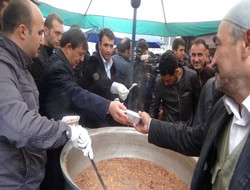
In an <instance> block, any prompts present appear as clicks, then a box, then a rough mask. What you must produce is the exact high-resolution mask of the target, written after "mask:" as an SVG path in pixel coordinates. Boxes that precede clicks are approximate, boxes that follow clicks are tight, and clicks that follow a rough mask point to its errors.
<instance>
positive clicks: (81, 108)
mask: <svg viewBox="0 0 250 190" xmlns="http://www.w3.org/2000/svg"><path fill="white" fill-rule="evenodd" d="M109 104H110V101H109V100H107V99H105V98H102V97H100V96H98V95H96V94H94V93H91V92H89V91H88V90H85V89H83V88H81V87H80V86H79V85H78V84H77V81H76V77H75V73H74V71H73V69H72V67H71V65H70V63H69V62H68V60H67V59H66V57H65V55H64V53H63V51H62V50H61V49H58V50H57V51H56V52H55V53H54V54H53V55H52V56H51V57H50V59H49V62H48V64H47V65H46V67H45V71H44V77H43V81H42V88H41V92H40V113H41V114H42V115H46V116H47V117H48V118H54V119H56V120H58V119H61V118H62V117H63V116H65V115H72V114H77V115H80V116H81V117H84V116H88V117H91V118H93V119H98V120H105V119H106V116H107V112H108V107H109Z"/></svg>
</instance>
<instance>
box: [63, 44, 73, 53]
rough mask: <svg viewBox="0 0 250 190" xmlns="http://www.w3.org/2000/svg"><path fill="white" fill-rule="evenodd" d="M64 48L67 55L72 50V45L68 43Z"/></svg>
mask: <svg viewBox="0 0 250 190" xmlns="http://www.w3.org/2000/svg"><path fill="white" fill-rule="evenodd" d="M64 48H65V50H66V53H67V54H69V53H70V52H71V50H72V45H71V44H70V43H67V44H66V46H65V47H64Z"/></svg>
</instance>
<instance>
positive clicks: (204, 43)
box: [191, 38, 209, 49]
mask: <svg viewBox="0 0 250 190" xmlns="http://www.w3.org/2000/svg"><path fill="white" fill-rule="evenodd" d="M198 44H202V45H203V46H204V47H205V48H206V49H209V46H208V45H207V43H206V41H205V40H204V39H202V38H196V39H195V40H194V41H193V42H192V43H191V47H192V46H193V45H198Z"/></svg>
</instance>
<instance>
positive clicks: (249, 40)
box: [243, 29, 250, 58]
mask: <svg viewBox="0 0 250 190" xmlns="http://www.w3.org/2000/svg"><path fill="white" fill-rule="evenodd" d="M248 56H250V29H248V30H247V32H246V38H245V47H244V49H243V57H244V58H246V57H248Z"/></svg>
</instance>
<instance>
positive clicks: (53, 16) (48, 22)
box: [44, 13, 63, 29]
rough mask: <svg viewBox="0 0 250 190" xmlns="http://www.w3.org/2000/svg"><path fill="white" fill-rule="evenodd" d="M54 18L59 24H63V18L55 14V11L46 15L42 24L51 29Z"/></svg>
mask: <svg viewBox="0 0 250 190" xmlns="http://www.w3.org/2000/svg"><path fill="white" fill-rule="evenodd" d="M54 20H56V21H58V22H59V23H60V24H63V20H62V18H61V17H60V16H59V15H57V14H55V13H51V14H49V15H47V17H46V19H45V21H44V26H46V27H47V28H48V29H51V28H52V27H53V21H54Z"/></svg>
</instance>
